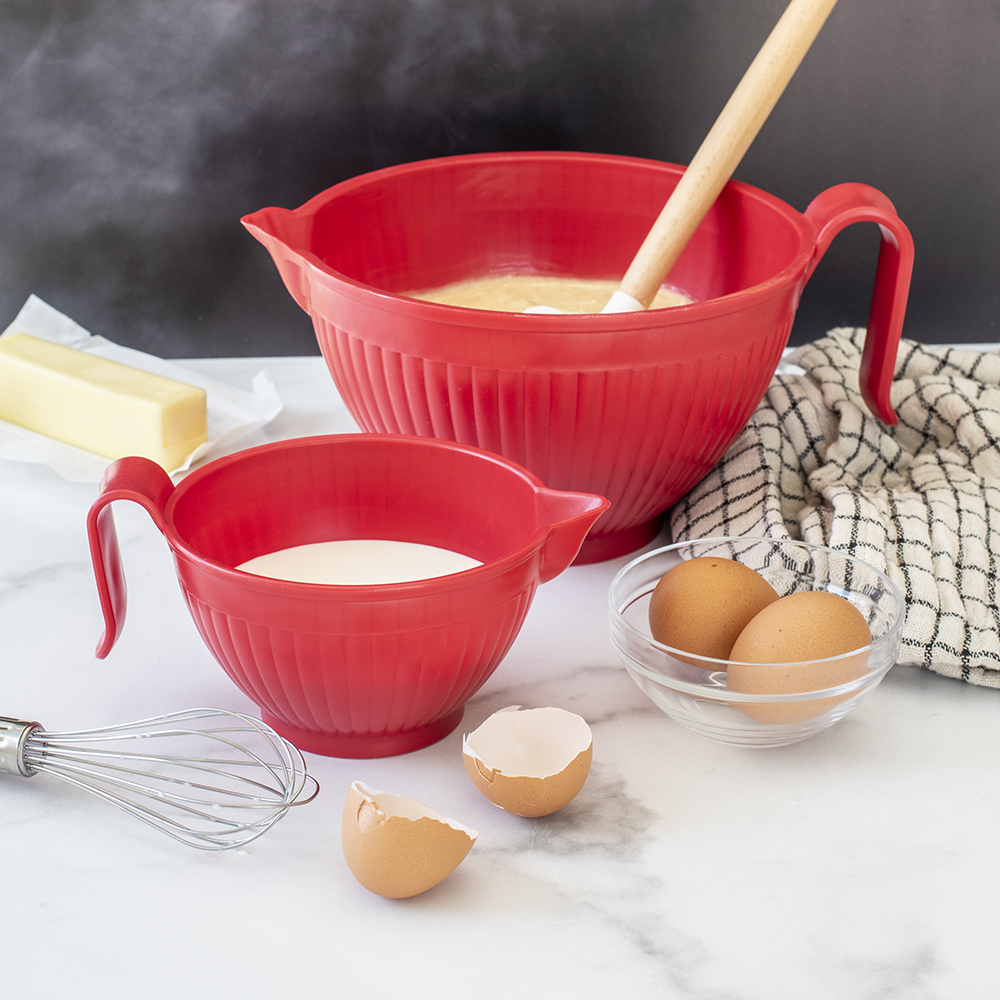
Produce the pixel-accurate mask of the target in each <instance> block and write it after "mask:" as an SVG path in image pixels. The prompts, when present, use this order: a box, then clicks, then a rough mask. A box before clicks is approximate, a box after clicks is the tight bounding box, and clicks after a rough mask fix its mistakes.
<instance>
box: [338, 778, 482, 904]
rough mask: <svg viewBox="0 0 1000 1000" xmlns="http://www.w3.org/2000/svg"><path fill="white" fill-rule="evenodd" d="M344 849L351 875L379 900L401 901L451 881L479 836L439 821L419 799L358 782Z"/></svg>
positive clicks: (350, 798) (348, 807) (351, 794)
mask: <svg viewBox="0 0 1000 1000" xmlns="http://www.w3.org/2000/svg"><path fill="white" fill-rule="evenodd" d="M340 832H341V844H342V847H343V850H344V859H345V860H346V861H347V867H348V868H350V869H351V874H353V875H354V877H355V878H356V879H357V880H358V881H359V882H360V883H361V884H362V885H363V886H364V887H365V888H366V889H368V890H370V891H371V892H374V893H377V894H378V895H379V896H388V897H389V898H391V899H403V898H405V897H407V896H416V895H417V894H418V893H421V892H426V891H427V890H428V889H430V888H431V887H432V886H435V885H437V884H438V882H440V881H442V879H444V878H447V876H448V875H450V874H451V873H452V872H453V871H454V870H455V869H456V868H457V867H458V866H459V864H461V862H462V861H463V860H464V858H465V856H466V855H467V854H468V853H469V851H470V850H471V849H472V845H473V844H474V843H475V842H476V837H477V836H478V834H477V833H476V831H475V830H470V829H468V828H467V827H464V826H462V824H461V823H457V822H455V820H451V819H445V818H444V817H443V816H439V815H438V814H437V813H436V812H434V810H433V809H430V808H428V807H427V806H425V805H424V804H423V803H422V802H418V801H417V800H416V799H410V798H407V797H405V796H403V795H393V794H392V793H391V792H379V791H376V790H375V789H373V788H369V787H368V786H367V785H364V784H362V783H361V782H360V781H355V782H354V783H353V784H352V785H351V787H350V790H349V791H348V793H347V800H346V802H345V803H344V814H343V817H342V819H341V828H340Z"/></svg>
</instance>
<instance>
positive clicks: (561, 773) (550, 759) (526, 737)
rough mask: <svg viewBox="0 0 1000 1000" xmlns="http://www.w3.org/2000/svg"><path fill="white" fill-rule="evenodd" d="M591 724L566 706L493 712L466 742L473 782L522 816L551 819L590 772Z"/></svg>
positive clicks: (466, 758)
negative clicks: (547, 817)
mask: <svg viewBox="0 0 1000 1000" xmlns="http://www.w3.org/2000/svg"><path fill="white" fill-rule="evenodd" d="M592 751H593V738H592V736H591V733H590V726H588V725H587V723H586V722H585V721H584V720H583V719H582V718H581V717H580V716H579V715H574V714H573V713H572V712H567V711H565V710H564V709H561V708H531V709H524V710H522V709H521V708H520V706H517V705H515V706H513V707H511V708H505V709H503V710H501V711H499V712H494V714H493V715H491V716H490V717H489V718H488V719H487V720H486V721H485V722H484V723H483V724H482V725H481V726H480V727H479V728H478V729H476V730H475V731H474V732H472V733H469V734H468V735H466V736H465V738H464V739H463V741H462V760H463V762H464V763H465V770H466V771H468V772H469V777H470V778H472V781H473V784H475V786H476V788H478V789H479V791H480V792H482V793H483V795H485V796H486V798H487V799H489V800H490V802H492V803H493V804H494V805H497V806H499V807H500V808H501V809H504V810H506V811H507V812H509V813H514V814H515V815H517V816H548V815H549V814H550V813H554V812H556V811H557V810H559V809H562V807H563V806H565V805H566V804H567V803H569V802H571V801H572V799H573V798H574V796H575V795H576V794H577V792H579V791H580V789H581V788H583V784H584V782H585V781H586V780H587V775H588V774H589V773H590V762H591V757H592Z"/></svg>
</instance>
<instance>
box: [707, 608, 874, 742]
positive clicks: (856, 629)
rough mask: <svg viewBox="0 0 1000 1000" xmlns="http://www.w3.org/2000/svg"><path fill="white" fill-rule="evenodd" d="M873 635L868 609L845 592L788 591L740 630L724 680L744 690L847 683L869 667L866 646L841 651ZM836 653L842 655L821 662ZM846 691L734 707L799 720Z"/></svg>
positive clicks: (754, 715)
mask: <svg viewBox="0 0 1000 1000" xmlns="http://www.w3.org/2000/svg"><path fill="white" fill-rule="evenodd" d="M871 641H872V635H871V630H870V629H869V628H868V623H867V622H866V621H865V618H864V615H862V614H861V612H860V611H858V609H857V608H856V607H855V606H854V605H853V604H851V602H850V601H848V600H846V599H845V598H843V597H840V596H839V595H838V594H831V593H829V592H828V591H825V590H810V591H804V592H802V593H799V594H789V595H788V597H782V598H781V600H779V601H775V602H774V603H773V604H769V605H768V606H767V607H766V608H764V609H763V610H762V611H761V612H760V613H759V614H757V615H755V616H754V618H753V619H752V620H751V621H750V622H749V623H748V624H747V626H746V628H744V629H743V631H742V632H741V633H740V635H739V637H738V638H737V640H736V642H735V643H734V644H733V648H732V651H731V652H730V659H731V660H732V661H733V662H732V663H730V665H729V671H728V675H727V681H726V684H727V687H729V689H730V690H732V691H741V692H743V693H745V694H791V693H794V692H798V691H815V690H820V689H822V688H829V687H835V686H836V685H838V684H846V683H847V682H848V681H852V680H855V679H856V678H858V677H861V676H862V675H863V674H864V673H865V671H866V670H867V669H868V652H867V651H865V652H861V653H858V654H857V655H856V656H843V654H845V653H850V652H852V651H853V650H856V649H863V647H865V646H867V645H869V644H870V643H871ZM832 656H837V657H843V658H842V659H839V660H834V661H832V662H822V661H823V660H826V659H827V658H828V657H832ZM736 661H743V662H736ZM817 661H819V662H817ZM783 664H788V665H787V666H783ZM848 697H850V695H838V696H836V697H833V698H817V699H816V700H811V701H790V702H784V703H781V704H774V705H749V704H739V703H737V704H736V707H737V708H738V709H739V710H740V711H741V712H743V713H744V714H745V715H748V716H749V717H750V718H751V719H756V720H757V721H758V722H768V723H786V722H801V721H803V720H805V719H814V718H816V716H818V715H822V714H823V713H824V712H827V711H829V710H830V708H832V707H833V706H834V705H836V704H837V702H839V701H843V700H844V699H845V698H848Z"/></svg>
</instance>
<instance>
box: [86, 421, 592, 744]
mask: <svg viewBox="0 0 1000 1000" xmlns="http://www.w3.org/2000/svg"><path fill="white" fill-rule="evenodd" d="M115 500H133V501H135V502H137V503H140V504H142V506H143V507H145V508H146V510H148V511H149V513H150V515H151V516H152V518H153V520H154V522H155V523H156V525H157V526H158V527H159V529H160V530H161V531H162V532H163V534H164V536H165V537H166V540H167V543H168V545H169V546H170V549H171V551H172V553H173V557H174V564H175V568H176V571H177V578H178V580H179V581H180V585H181V590H182V592H183V594H184V598H185V600H186V601H187V605H188V608H189V609H190V611H191V615H192V617H193V618H194V621H195V625H196V626H197V627H198V630H199V632H200V633H201V635H202V638H203V639H204V640H205V642H206V643H207V645H208V647H209V649H210V650H211V651H212V653H213V655H214V656H215V658H216V659H217V660H218V661H219V663H220V664H221V665H222V667H223V669H224V670H225V671H226V673H228V674H229V676H230V677H231V678H232V679H233V680H234V681H235V682H236V684H237V685H238V686H239V687H240V689H241V690H242V691H243V692H244V693H245V694H246V695H247V696H248V697H249V698H251V699H252V700H253V701H254V702H255V703H256V704H257V705H258V706H260V709H261V716H262V718H263V719H264V721H265V722H267V723H268V724H269V725H270V726H271V727H272V728H274V729H275V730H277V732H279V733H280V734H281V735H282V736H284V737H285V738H287V739H288V740H290V741H291V742H292V743H294V744H295V745H296V746H298V747H299V748H300V749H302V750H310V751H313V752H314V753H321V754H327V755H330V756H335V757H383V756H389V755H392V754H399V753H406V752H408V751H411V750H417V749H419V748H420V747H424V746H427V745H429V744H431V743H434V742H436V741H437V740H439V739H441V738H442V737H444V736H446V735H447V734H448V733H450V732H451V731H452V730H453V729H454V728H455V727H456V726H457V725H458V723H459V722H460V721H461V718H462V712H463V707H464V705H465V702H466V701H467V700H468V699H469V698H470V697H471V696H472V695H473V694H474V693H475V692H476V691H477V690H478V689H479V688H480V686H481V685H482V684H484V683H485V681H486V680H487V678H488V677H489V676H490V675H491V674H492V673H493V671H494V670H495V669H496V667H497V665H498V664H499V663H500V661H501V660H502V659H503V657H504V655H505V654H506V652H507V650H508V649H509V648H510V645H511V643H512V642H513V641H514V639H515V637H516V636H517V634H518V631H519V630H520V628H521V625H522V623H523V622H524V618H525V615H526V614H527V613H528V608H529V606H530V605H531V601H532V598H533V597H534V595H535V590H536V589H537V587H538V584H539V583H544V582H545V581H547V580H550V579H552V578H553V577H554V576H556V575H558V574H559V573H561V572H562V571H563V570H564V569H565V568H566V567H567V566H568V565H569V564H570V563H571V562H572V561H573V558H574V557H575V556H576V554H577V551H578V550H579V547H580V544H581V543H582V541H583V539H584V536H585V535H586V534H587V531H588V530H589V529H590V527H591V525H592V524H593V523H594V521H595V520H596V519H597V518H598V517H599V516H600V515H601V513H602V512H603V511H604V510H605V509H606V508H607V506H608V502H607V500H605V499H604V497H599V496H593V495H591V494H583V493H571V492H566V491H559V490H553V489H549V488H548V487H546V486H545V485H543V484H542V483H541V482H540V481H539V480H538V478H537V477H536V476H534V475H532V474H531V473H530V472H528V471H527V470H525V469H523V468H521V467H519V466H517V465H515V464H514V463H513V462H510V461H507V460H506V459H504V458H502V457H500V456H498V455H492V454H489V453H487V452H484V451H480V450H479V449H477V448H472V447H468V446H465V445H458V444H453V443H450V442H444V441H436V440H432V439H430V438H415V437H405V436H395V435H376V434H345V435H332V436H327V437H312V438H299V439H297V440H291V441H280V442H277V443H274V444H268V445H263V446H262V447H259V448H251V449H247V450H246V451H242V452H238V453H236V454H235V455H230V456H227V457H225V458H220V459H217V460H215V461H213V462H209V463H207V464H206V465H204V466H203V467H202V468H200V469H197V470H196V471H195V472H193V473H191V474H190V475H189V476H187V477H186V478H184V479H183V480H181V482H180V484H179V485H178V486H176V487H175V486H174V485H173V483H172V482H171V481H170V479H169V477H168V476H167V474H166V473H165V472H164V471H163V470H162V469H161V468H160V466H158V465H157V464H155V463H154V462H150V461H149V460H147V459H144V458H135V457H132V458H123V459H120V460H119V461H117V462H114V463H112V464H111V466H109V468H108V470H107V472H106V473H105V476H104V480H103V482H102V484H101V493H100V496H99V497H98V498H97V500H95V501H94V503H93V505H92V507H91V509H90V514H89V516H88V521H87V527H88V532H89V536H90V549H91V556H92V559H93V563H94V573H95V576H96V578H97V586H98V591H99V593H100V597H101V606H102V609H103V611H104V620H105V632H104V635H103V637H102V639H101V642H100V644H99V646H98V649H97V655H98V656H99V657H104V656H106V655H107V654H108V653H109V652H110V650H111V647H112V646H113V645H114V643H115V640H116V639H117V637H118V633H119V631H120V630H121V627H122V625H123V624H124V618H125V581H124V576H123V573H122V565H121V555H120V550H119V547H118V539H117V535H116V533H115V526H114V520H113V515H112V508H111V506H110V504H111V502H112V501H115ZM338 539H386V540H390V541H392V540H395V541H402V542H418V543H422V544H425V545H433V546H437V547H440V548H445V549H450V550H452V551H455V552H460V553H462V554H464V555H467V556H471V557H472V558H473V559H476V560H479V561H480V562H481V563H482V565H480V566H475V567H473V568H471V569H467V570H463V571H462V572H458V573H451V574H449V575H447V576H440V577H436V578H432V579H425V580H414V581H410V582H407V583H395V584H365V585H353V584H352V585H321V584H309V583H296V582H290V581H286V580H278V579H272V578H269V577H262V576H255V575H253V574H251V573H247V572H244V571H242V570H239V569H236V568H235V567H237V566H239V565H241V564H242V563H244V562H246V561H247V560H249V559H253V558H255V557H257V556H260V555H263V554H265V553H269V552H275V551H278V550H280V549H285V548H289V547H292V546H298V545H307V544H311V543H314V542H327V541H334V540H338Z"/></svg>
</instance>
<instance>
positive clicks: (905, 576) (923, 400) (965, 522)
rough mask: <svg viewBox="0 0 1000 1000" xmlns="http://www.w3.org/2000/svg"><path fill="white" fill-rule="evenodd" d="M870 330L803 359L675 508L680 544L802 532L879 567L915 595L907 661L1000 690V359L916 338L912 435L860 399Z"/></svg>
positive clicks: (898, 386)
mask: <svg viewBox="0 0 1000 1000" xmlns="http://www.w3.org/2000/svg"><path fill="white" fill-rule="evenodd" d="M864 335H865V331H864V330H863V329H837V330H831V331H830V333H828V334H827V336H826V337H824V338H823V339H821V340H818V341H816V342H815V343H812V344H808V345H806V346H804V347H801V348H798V349H797V350H796V351H794V352H793V353H792V354H791V355H790V356H789V358H788V359H787V360H788V361H789V362H791V364H792V365H794V366H798V369H799V370H800V371H804V374H798V373H794V372H790V373H779V374H777V375H775V377H774V379H773V380H772V382H771V385H770V387H769V388H768V391H767V395H766V396H765V397H764V399H763V401H762V402H761V404H760V406H759V407H758V408H757V411H756V413H755V414H754V416H753V418H752V419H751V421H750V423H749V424H748V425H747V427H746V429H745V430H744V431H743V433H742V435H741V436H740V437H739V438H738V439H737V440H736V442H735V443H734V444H733V446H732V447H731V448H730V449H729V451H728V452H727V453H726V454H725V455H724V456H723V458H722V459H721V461H720V462H719V464H718V465H717V466H716V467H715V469H713V471H712V472H711V473H709V475H708V476H707V477H706V478H705V479H704V480H703V481H702V482H701V483H700V484H699V485H698V486H696V487H695V488H694V489H693V490H692V491H691V492H690V493H689V494H688V495H687V496H686V497H685V498H684V499H682V500H681V501H679V502H678V503H677V505H676V506H675V507H674V508H673V509H672V510H671V511H670V515H669V516H670V526H671V531H672V534H673V538H674V540H675V541H684V540H686V539H690V538H703V537H707V536H709V535H765V536H768V537H776V538H783V537H788V536H791V537H793V538H802V539H804V540H805V541H809V542H815V543H818V544H822V545H829V546H830V547H832V548H835V549H842V550H845V551H848V552H850V553H851V554H853V555H856V556H858V557H859V558H861V559H864V560H865V561H866V562H868V563H871V564H872V565H874V566H877V567H878V568H879V569H881V570H883V571H884V572H885V573H887V574H888V576H889V577H891V579H892V580H894V581H895V583H896V584H897V585H898V586H899V588H900V589H901V590H902V591H903V593H904V595H905V596H906V606H907V611H906V621H905V624H904V627H903V646H902V650H901V653H900V657H899V662H901V663H910V664H917V665H920V666H923V667H926V668H928V669H930V670H933V671H936V672H937V673H940V674H944V675H945V676H948V677H957V678H961V679H962V680H966V681H969V682H970V683H972V684H980V685H983V686H986V687H1000V607H998V604H997V571H998V562H1000V352H994V351H985V352H984V351H978V350H971V349H958V348H946V347H927V346H923V345H921V344H917V343H914V342H912V341H905V340H904V341H903V342H902V344H901V345H900V349H899V355H898V358H897V362H896V371H895V379H894V381H893V385H892V395H891V399H892V405H893V407H894V408H895V410H896V412H897V414H898V415H899V424H898V425H897V426H895V427H888V426H885V425H883V424H881V423H879V422H878V421H877V420H876V419H874V418H873V417H872V416H871V414H870V413H869V411H868V409H867V407H866V406H865V404H864V402H863V401H862V399H861V394H860V392H859V390H858V366H859V364H860V361H861V349H862V347H863V345H864Z"/></svg>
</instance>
